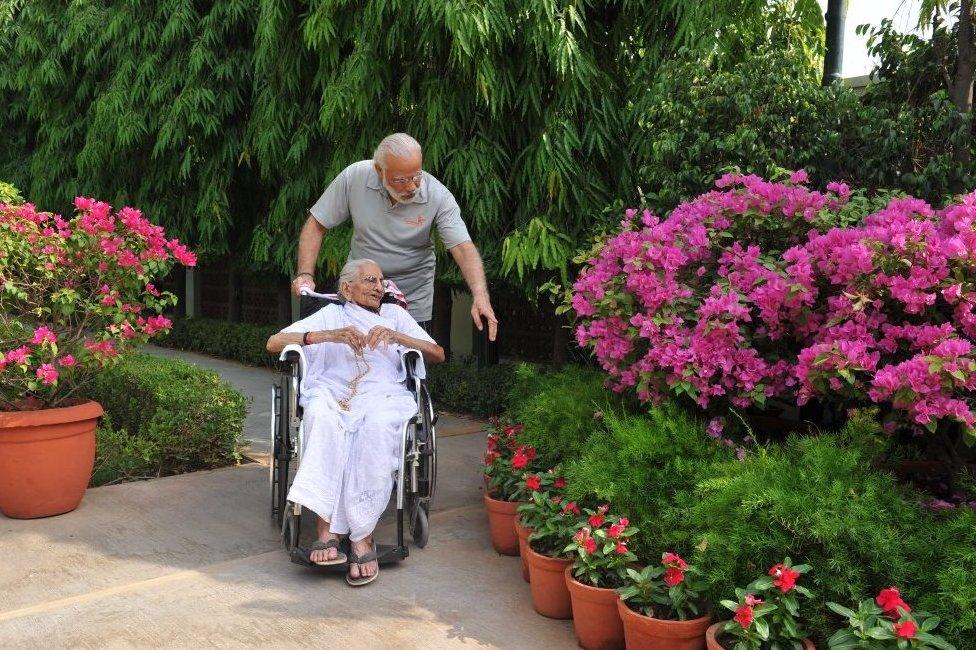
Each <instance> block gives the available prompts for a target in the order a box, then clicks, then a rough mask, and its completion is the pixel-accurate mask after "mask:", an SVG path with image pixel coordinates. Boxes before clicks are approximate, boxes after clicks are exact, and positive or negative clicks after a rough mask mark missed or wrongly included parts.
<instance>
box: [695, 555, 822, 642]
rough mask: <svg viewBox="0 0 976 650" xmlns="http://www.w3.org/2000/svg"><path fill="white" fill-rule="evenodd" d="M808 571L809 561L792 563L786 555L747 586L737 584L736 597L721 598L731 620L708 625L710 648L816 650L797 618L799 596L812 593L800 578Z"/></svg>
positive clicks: (806, 595)
mask: <svg viewBox="0 0 976 650" xmlns="http://www.w3.org/2000/svg"><path fill="white" fill-rule="evenodd" d="M809 571H810V567H809V566H808V565H806V564H798V565H796V566H793V564H792V563H791V562H790V558H786V559H785V560H783V562H781V563H779V564H776V565H773V566H772V567H771V568H770V569H769V572H768V573H769V575H766V576H763V577H761V578H759V579H757V580H754V581H753V582H752V583H750V584H749V586H747V587H746V588H745V589H739V588H736V590H735V595H736V598H737V599H736V600H723V601H721V602H722V606H723V607H725V608H727V609H729V610H731V611H732V612H734V614H735V615H734V616H733V618H732V620H729V621H724V622H720V623H715V624H714V625H712V626H711V627H709V628H708V632H707V634H706V639H707V641H708V649H709V650H760V649H761V648H762V649H766V648H769V649H770V650H814V645H813V643H812V642H811V641H810V640H809V639H807V638H805V636H804V634H803V631H802V629H801V628H800V624H799V623H798V622H797V620H796V617H797V616H798V615H799V611H800V601H799V598H798V596H803V597H805V598H810V596H811V593H810V591H809V590H808V589H807V588H806V587H803V586H801V585H798V584H797V581H798V580H799V579H800V577H801V576H802V575H803V574H805V573H807V572H809Z"/></svg>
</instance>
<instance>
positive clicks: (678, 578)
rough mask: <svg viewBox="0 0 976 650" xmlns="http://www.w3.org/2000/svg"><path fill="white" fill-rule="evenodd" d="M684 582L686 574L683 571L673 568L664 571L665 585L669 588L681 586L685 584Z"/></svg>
mask: <svg viewBox="0 0 976 650" xmlns="http://www.w3.org/2000/svg"><path fill="white" fill-rule="evenodd" d="M684 580H685V572H684V571H682V570H681V569H676V568H674V567H671V568H668V569H666V570H665V571H664V584H666V585H667V586H669V587H673V586H675V585H680V584H681V583H682V582H684Z"/></svg>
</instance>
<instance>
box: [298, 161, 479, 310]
mask: <svg viewBox="0 0 976 650" xmlns="http://www.w3.org/2000/svg"><path fill="white" fill-rule="evenodd" d="M309 213H311V215H312V216H313V217H314V218H315V220H316V221H318V222H319V223H320V224H322V225H323V226H325V227H326V228H335V227H336V226H338V225H339V224H341V223H344V222H345V221H346V219H349V218H350V217H352V226H353V234H352V248H351V249H350V251H349V259H351V260H353V259H362V258H369V259H371V260H373V261H374V262H376V263H377V264H379V266H380V268H381V269H383V275H385V276H386V277H388V278H390V279H391V280H393V281H394V282H396V284H397V286H398V287H400V290H401V291H403V293H404V295H405V296H406V297H407V302H408V303H409V312H410V315H411V316H413V317H414V318H415V319H416V320H417V321H418V322H423V321H426V320H430V316H431V311H432V309H433V305H434V263H435V256H434V239H433V236H432V229H431V226H433V225H434V224H436V225H437V232H438V233H440V236H441V239H442V240H443V241H444V245H445V246H447V247H448V248H454V247H455V246H457V245H458V244H463V243H464V242H466V241H471V237H470V235H468V229H467V227H465V225H464V221H462V220H461V208H459V207H458V204H457V201H455V200H454V195H453V194H451V193H450V192H449V191H448V189H447V188H446V187H444V185H443V184H442V183H441V182H440V181H439V180H437V179H436V178H434V177H433V176H431V175H430V174H428V173H427V172H423V180H421V182H420V190H419V191H418V192H417V194H416V195H415V196H414V201H413V202H412V203H396V204H395V205H393V204H391V203H390V196H389V194H387V192H386V189H385V188H384V187H383V182H382V181H381V180H380V177H379V175H378V174H377V173H376V170H375V169H374V168H373V161H372V160H360V161H359V162H357V163H353V164H351V165H349V166H348V167H346V168H345V169H344V170H342V172H341V173H340V174H339V175H338V176H336V177H335V180H333V181H332V182H331V183H330V184H329V186H328V187H327V188H325V192H323V193H322V196H320V197H319V200H318V201H316V202H315V205H313V206H312V208H311V209H310V210H309Z"/></svg>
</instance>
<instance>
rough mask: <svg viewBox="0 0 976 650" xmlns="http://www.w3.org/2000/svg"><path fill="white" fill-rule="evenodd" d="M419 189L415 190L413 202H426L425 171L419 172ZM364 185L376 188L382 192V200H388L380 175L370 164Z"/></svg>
mask: <svg viewBox="0 0 976 650" xmlns="http://www.w3.org/2000/svg"><path fill="white" fill-rule="evenodd" d="M421 176H422V178H421V180H420V189H419V190H418V191H417V198H415V199H414V203H427V201H428V196H427V185H428V182H427V172H421ZM366 187H368V188H369V189H371V190H376V191H377V192H382V193H383V200H384V201H389V200H390V195H389V194H387V192H386V188H385V187H383V181H381V180H380V175H379V174H377V173H376V168H375V167H372V166H370V168H369V174H368V175H367V176H366Z"/></svg>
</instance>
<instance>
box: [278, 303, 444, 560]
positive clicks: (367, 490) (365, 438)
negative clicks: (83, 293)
mask: <svg viewBox="0 0 976 650" xmlns="http://www.w3.org/2000/svg"><path fill="white" fill-rule="evenodd" d="M377 325H382V326H384V327H388V328H389V329H392V330H396V331H398V332H402V333H404V334H406V335H407V336H411V337H413V338H418V339H423V340H425V341H430V342H433V339H432V338H431V337H430V336H429V335H428V334H427V332H425V331H424V330H423V328H421V327H420V325H418V324H417V322H416V321H414V319H413V318H412V317H411V316H410V314H409V313H407V311H406V310H405V309H403V308H402V307H400V306H398V305H392V304H388V305H382V306H381V307H380V313H379V314H377V313H374V312H371V311H369V310H367V309H363V308H362V307H360V306H358V305H354V304H352V303H346V304H345V305H341V306H340V305H328V306H326V307H324V308H322V309H320V310H319V311H317V312H316V313H314V314H312V315H311V316H309V317H308V318H305V319H302V320H300V321H298V322H296V323H294V324H293V325H290V326H288V327H286V328H285V329H283V330H282V332H306V331H313V330H335V329H341V328H343V327H347V326H353V327H355V328H357V329H358V330H359V331H360V332H362V333H363V334H367V333H368V332H369V330H371V329H372V328H373V327H376V326H377ZM401 350H403V347H402V346H400V345H390V346H386V347H384V346H383V345H380V346H379V347H377V348H376V349H375V350H364V357H365V360H366V362H368V363H369V371H368V372H367V373H366V375H365V376H364V377H363V378H362V380H361V381H360V382H359V386H358V389H357V392H356V395H355V396H353V397H352V398H351V399H349V410H348V411H344V410H342V409H341V408H340V407H339V404H338V400H344V399H348V398H349V396H350V395H349V393H350V390H349V384H350V382H351V381H352V380H353V378H354V377H355V376H356V375H357V374H358V372H359V371H358V369H357V366H356V356H355V355H354V354H353V351H352V348H350V347H349V346H348V345H346V344H345V343H319V344H316V345H308V346H305V349H304V352H305V356H306V359H307V360H308V366H307V368H306V371H305V376H304V377H303V378H302V390H301V405H302V408H303V409H304V415H303V418H302V422H303V426H304V429H305V438H304V448H303V451H302V459H301V464H300V465H299V468H298V472H297V473H296V475H295V481H294V483H292V486H291V489H290V490H289V492H288V500H289V501H292V502H294V503H299V504H301V505H302V506H304V507H306V508H309V509H310V510H312V511H313V512H315V513H316V514H318V515H319V516H320V517H322V519H324V520H325V521H327V522H329V524H330V525H329V530H330V531H331V532H333V533H335V534H339V535H343V534H348V535H349V538H350V539H351V540H352V541H354V542H358V541H360V540H362V539H364V538H366V537H368V536H369V535H370V534H371V533H372V532H373V529H374V528H375V527H376V522H377V521H379V518H380V516H381V515H382V514H383V511H384V510H385V509H386V505H387V503H388V502H389V500H390V494H391V493H392V491H393V479H394V472H395V471H396V470H397V468H398V467H399V464H400V434H401V430H402V427H403V423H404V422H405V421H406V420H407V419H408V418H410V417H411V416H412V415H413V414H414V413H415V412H416V409H417V405H416V402H415V401H414V397H413V395H412V394H411V393H410V392H409V391H408V390H407V389H406V387H405V386H404V384H403V381H404V379H405V378H406V369H405V368H403V364H402V362H401V359H400V352H401ZM362 363H363V360H362V359H360V368H362V367H363V366H362ZM419 371H420V372H421V373H423V364H422V363H421V367H420V369H419Z"/></svg>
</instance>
